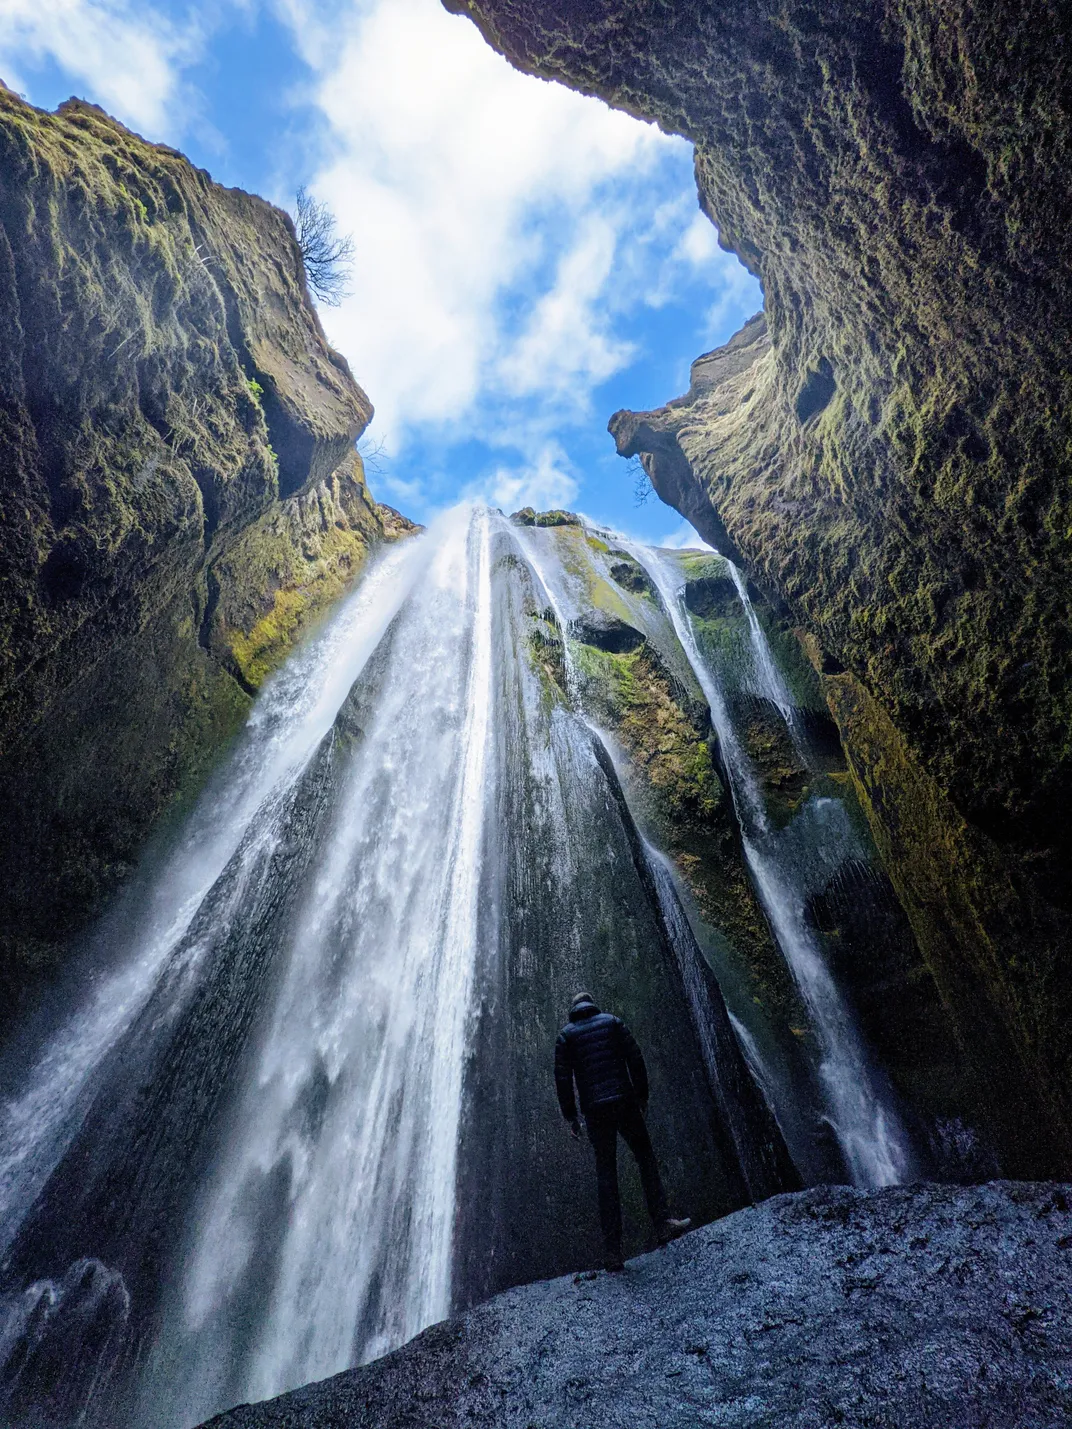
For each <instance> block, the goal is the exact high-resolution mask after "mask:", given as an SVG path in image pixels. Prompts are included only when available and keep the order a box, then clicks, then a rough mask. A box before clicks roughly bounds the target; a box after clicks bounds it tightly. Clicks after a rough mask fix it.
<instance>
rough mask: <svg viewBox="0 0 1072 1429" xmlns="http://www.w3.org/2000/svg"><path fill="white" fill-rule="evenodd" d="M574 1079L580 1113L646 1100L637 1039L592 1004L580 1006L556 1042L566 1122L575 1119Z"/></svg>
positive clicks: (645, 1073) (558, 1084)
mask: <svg viewBox="0 0 1072 1429" xmlns="http://www.w3.org/2000/svg"><path fill="white" fill-rule="evenodd" d="M575 1078H576V1081H577V1093H578V1095H579V1097H580V1102H581V1111H582V1112H584V1113H586V1114H587V1113H588V1112H589V1111H591V1109H592V1108H593V1107H596V1106H602V1105H604V1104H605V1103H606V1102H617V1101H622V1100H624V1099H625V1098H626V1097H635V1098H636V1100H637V1101H638V1102H640V1103H641V1104H643V1103H644V1102H646V1101H647V1099H648V1071H647V1068H646V1067H645V1066H644V1058H643V1056H642V1054H641V1051H640V1048H639V1047H638V1046H637V1044H636V1039H635V1038H634V1036H633V1034H632V1033H631V1032H630V1031H629V1028H628V1027H626V1025H625V1023H624V1022H622V1021H621V1020H620V1018H617V1017H612V1016H611V1014H610V1013H609V1012H600V1010H599V1008H598V1007H597V1006H596V1005H595V1003H594V1002H582V1003H579V1004H578V1005H577V1006H576V1007H575V1008H574V1009H573V1011H572V1012H571V1013H570V1020H569V1022H568V1023H567V1024H566V1026H565V1027H563V1029H562V1031H561V1032H560V1033H559V1034H558V1041H557V1042H556V1043H555V1090H556V1091H557V1092H558V1104H559V1106H560V1107H561V1108H562V1115H563V1116H564V1117H565V1118H566V1120H567V1121H574V1120H576V1117H577V1103H576V1101H575V1100H574V1096H573V1082H574V1079H575Z"/></svg>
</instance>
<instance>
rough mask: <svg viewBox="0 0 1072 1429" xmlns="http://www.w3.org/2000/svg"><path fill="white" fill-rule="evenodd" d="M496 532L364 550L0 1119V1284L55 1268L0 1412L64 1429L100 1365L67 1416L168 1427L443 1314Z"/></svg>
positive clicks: (39, 1288) (29, 1300)
mask: <svg viewBox="0 0 1072 1429" xmlns="http://www.w3.org/2000/svg"><path fill="white" fill-rule="evenodd" d="M492 520H493V518H492V517H491V515H490V513H488V512H486V511H477V512H474V513H470V512H469V511H460V512H454V513H451V514H449V515H448V516H447V517H446V518H444V519H442V520H441V521H440V523H439V525H438V528H437V529H436V530H433V531H432V532H430V533H429V534H428V535H427V536H424V537H419V538H416V539H414V540H412V541H410V542H407V543H406V544H405V545H404V546H401V547H398V548H395V549H394V550H392V551H390V552H388V553H387V555H386V556H385V557H384V558H383V559H382V560H381V561H380V562H379V564H378V565H377V566H376V567H375V568H374V569H373V570H372V571H370V572H369V574H368V575H367V576H366V578H365V580H364V581H363V583H362V585H361V586H360V587H359V589H358V591H357V592H356V593H355V595H354V596H353V597H351V598H350V600H349V601H347V602H346V603H345V604H344V606H343V607H342V609H341V610H340V611H339V612H338V613H337V614H336V616H335V618H334V620H333V621H332V623H331V625H330V626H329V628H328V629H327V630H326V631H325V632H324V634H323V635H322V636H321V637H320V639H319V640H317V641H314V642H313V644H312V645H311V646H310V647H309V648H308V649H307V650H306V651H305V652H304V653H302V654H299V655H298V656H297V657H295V659H294V660H292V661H291V662H290V664H289V665H288V667H287V668H286V669H285V670H284V671H283V672H282V673H281V675H280V676H279V677H278V678H277V680H276V681H275V682H274V684H273V685H272V687H271V688H270V689H269V690H267V691H266V693H265V696H264V697H263V698H262V700H261V701H260V702H259V704H258V706H257V708H256V710H255V712H254V715H253V717H252V719H251V721H250V727H249V730H248V732H247V735H246V738H245V741H244V743H243V745H242V747H241V748H240V749H239V751H238V752H237V753H236V755H235V756H234V758H233V759H232V760H231V762H230V765H229V767H228V769H227V771H226V772H225V773H224V775H223V776H222V777H221V778H220V780H218V781H217V783H216V785H215V787H214V788H213V789H212V790H211V791H210V792H209V794H208V795H207V796H206V798H205V800H204V801H203V805H202V808H201V809H200V810H199V812H198V813H197V814H196V815H195V817H194V819H193V821H192V824H191V826H190V828H189V830H188V832H187V836H186V837H185V838H184V839H183V841H182V843H181V845H180V847H179V848H178V849H177V850H176V852H175V853H174V855H173V856H172V858H171V859H170V860H169V861H168V863H167V865H166V866H165V868H164V869H163V871H162V872H161V873H159V874H158V876H157V880H156V885H155V887H154V888H153V890H152V894H151V896H150V897H149V899H148V912H147V913H146V915H145V917H144V918H143V920H142V922H141V923H140V924H139V925H138V926H137V927H136V928H135V929H134V931H133V935H132V936H131V939H130V941H131V944H132V949H131V956H130V958H129V961H128V963H127V965H126V966H125V967H121V969H120V971H119V972H117V973H116V974H115V975H114V976H113V977H112V978H110V979H109V980H107V981H106V982H105V984H104V986H103V987H102V989H101V991H99V992H98V993H97V994H96V995H95V996H91V997H90V998H89V999H88V1001H87V1003H86V1006H85V1010H84V1011H82V1012H81V1013H80V1014H78V1015H76V1017H75V1018H74V1020H73V1021H72V1022H70V1023H69V1024H68V1025H67V1027H66V1028H65V1029H63V1030H61V1031H60V1032H59V1033H57V1034H56V1035H55V1036H54V1037H53V1039H52V1041H51V1042H50V1044H49V1046H48V1047H47V1048H46V1051H45V1053H44V1055H43V1057H42V1058H41V1059H40V1061H39V1063H38V1065H37V1066H36V1068H35V1069H34V1071H33V1072H32V1073H31V1076H30V1077H29V1079H28V1082H27V1085H26V1087H25V1089H24V1091H23V1093H22V1095H21V1096H16V1097H14V1098H13V1099H12V1100H11V1101H10V1102H9V1103H8V1105H7V1107H6V1108H5V1120H6V1128H5V1130H6V1133H7V1134H6V1136H5V1141H4V1145H5V1152H6V1164H5V1170H6V1175H5V1179H4V1182H3V1208H4V1211H5V1224H6V1225H7V1227H8V1257H7V1263H6V1276H7V1279H8V1281H9V1283H10V1281H11V1279H13V1278H14V1279H15V1281H16V1284H18V1282H19V1280H22V1281H23V1283H25V1279H26V1278H27V1277H28V1276H29V1275H32V1274H33V1273H34V1271H35V1270H36V1271H37V1273H38V1274H40V1269H39V1267H40V1268H43V1269H45V1270H46V1272H47V1273H48V1274H49V1275H50V1276H52V1277H53V1278H52V1279H49V1280H44V1279H41V1280H38V1281H36V1282H35V1283H34V1285H31V1287H30V1288H29V1289H28V1290H26V1291H25V1292H22V1293H19V1292H16V1293H15V1294H14V1295H13V1296H12V1295H9V1297H8V1300H7V1301H6V1303H5V1305H4V1306H2V1307H0V1309H3V1310H4V1312H5V1318H6V1322H7V1324H8V1326H9V1327H10V1328H11V1332H12V1335H14V1337H15V1338H14V1340H13V1341H12V1348H13V1352H14V1353H16V1355H17V1358H18V1360H19V1362H20V1368H19V1370H18V1371H17V1373H14V1377H13V1378H12V1374H11V1373H9V1374H8V1379H7V1383H6V1385H5V1390H6V1393H7V1405H8V1410H9V1412H13V1413H16V1414H18V1412H19V1407H20V1406H23V1408H24V1409H25V1405H30V1406H32V1408H31V1409H25V1412H26V1414H27V1415H28V1416H29V1418H31V1419H32V1418H33V1415H37V1416H38V1417H40V1416H41V1414H42V1413H43V1414H44V1415H45V1418H46V1420H47V1422H49V1423H55V1424H56V1425H61V1424H67V1423H73V1422H75V1421H77V1422H79V1423H81V1422H83V1415H84V1412H85V1409H86V1403H87V1400H86V1395H87V1394H89V1396H90V1398H92V1397H93V1394H94V1393H97V1392H100V1391H102V1389H103V1387H104V1386H105V1381H106V1380H107V1378H108V1375H109V1373H111V1372H112V1371H113V1370H114V1371H116V1373H117V1374H120V1375H121V1376H122V1377H123V1382H124V1388H123V1391H122V1395H123V1397H122V1400H121V1403H122V1406H123V1407H122V1408H121V1409H120V1408H119V1407H118V1406H117V1404H116V1403H112V1404H111V1407H109V1404H108V1403H107V1402H102V1405H101V1407H100V1408H99V1415H103V1419H100V1418H98V1420H95V1421H93V1422H102V1423H112V1422H115V1420H114V1417H113V1416H114V1415H116V1414H118V1415H119V1416H120V1417H121V1418H122V1419H123V1422H124V1423H128V1424H144V1425H145V1426H146V1429H148V1426H150V1425H151V1426H152V1429H162V1426H165V1425H167V1426H186V1425H190V1424H194V1423H197V1422H199V1421H200V1419H202V1418H204V1417H205V1416H206V1415H207V1414H209V1413H211V1412H213V1411H214V1410H215V1409H218V1408H220V1407H221V1406H223V1405H225V1404H227V1403H232V1402H234V1401H235V1400H236V1399H238V1398H241V1397H243V1395H247V1396H249V1395H252V1396H256V1397H261V1396H263V1395H269V1394H274V1393H278V1392H280V1391H281V1390H283V1389H285V1388H288V1387H291V1386H292V1385H294V1384H297V1383H300V1382H305V1381H306V1380H309V1379H312V1378H316V1377H318V1376H321V1375H324V1374H328V1373H331V1372H333V1371H335V1370H339V1369H343V1368H345V1367H346V1366H348V1365H349V1364H351V1363H353V1362H354V1360H355V1359H361V1358H366V1357H368V1356H370V1355H372V1354H375V1353H377V1352H380V1351H382V1350H383V1349H385V1348H390V1347H392V1346H393V1345H395V1344H398V1343H401V1342H402V1341H403V1340H405V1339H406V1338H408V1337H409V1336H411V1335H412V1334H414V1333H416V1331H417V1330H419V1329H420V1328H422V1327H423V1326H424V1325H425V1324H427V1323H429V1322H430V1321H432V1320H435V1319H439V1318H442V1317H443V1316H444V1315H445V1314H447V1313H448V1311H449V1309H450V1303H451V1260H452V1235H453V1228H454V1219H455V1216H454V1205H455V1202H454V1195H455V1182H456V1157H457V1146H458V1128H459V1119H460V1115H461V1102H462V1083H463V1073H464V1067H465V1058H466V1039H467V1035H468V1024H469V1018H470V1012H471V1006H470V1004H471V984H472V976H473V968H474V963H475V954H476V949H477V946H478V944H479V943H480V942H481V940H483V941H486V936H487V929H486V928H485V926H484V925H483V923H482V921H481V918H480V916H479V909H478V892H479V887H480V881H481V877H482V872H481V869H482V856H483V854H482V850H483V839H484V832H483V830H484V810H485V807H486V803H487V800H488V798H489V796H490V794H491V791H492V771H490V770H489V769H488V768H487V766H486V758H487V748H488V721H489V718H490V681H491V635H490V631H491V588H490V555H489V551H490V526H491V522H492ZM374 656H375V658H373V657H374ZM355 682H356V683H355ZM42 1111H44V1112H45V1113H46V1114H45V1115H42ZM83 1244H84V1245H85V1246H86V1249H87V1251H88V1253H89V1254H90V1255H92V1256H96V1257H99V1259H98V1260H85V1259H82V1260H79V1259H78V1250H79V1249H80V1247H81V1246H82V1245H83ZM102 1261H103V1262H104V1263H103V1264H102V1263H101V1262H102ZM67 1264H70V1266H71V1272H70V1273H69V1274H67V1275H66V1276H64V1275H63V1274H62V1272H63V1271H64V1269H65V1267H66V1265H67ZM79 1267H85V1268H84V1269H80V1268H79ZM176 1271H178V1274H176ZM161 1297H162V1298H161ZM128 1313H130V1314H131V1315H132V1316H133V1317H135V1318H134V1321H133V1322H132V1324H131V1325H130V1326H129V1327H126V1326H125V1320H126V1316H127V1314H128ZM109 1315H110V1316H111V1320H109V1319H108V1318H107V1317H108V1316H109ZM154 1325H159V1326H160V1327H161V1328H160V1329H159V1331H154V1329H153V1327H154ZM146 1336H147V1337H148V1340H149V1342H150V1344H151V1346H152V1349H151V1353H149V1354H148V1355H147V1356H146V1355H145V1354H144V1353H143V1354H142V1355H141V1357H140V1358H141V1360H142V1367H141V1369H140V1370H138V1372H137V1374H136V1375H135V1374H134V1366H135V1364H136V1359H134V1358H132V1356H133V1355H134V1352H135V1347H136V1345H137V1344H138V1342H139V1340H141V1339H143V1338H144V1337H146ZM20 1337H21V1338H20ZM2 1338H3V1336H0V1339H2ZM8 1338H11V1336H8ZM87 1343H92V1344H95V1345H97V1347H98V1351H99V1352H100V1353H101V1354H104V1351H105V1349H106V1350H107V1355H106V1357H105V1359H101V1360H100V1361H99V1363H96V1364H94V1363H88V1361H89V1360H92V1356H91V1355H90V1354H89V1350H88V1349H86V1345H87ZM75 1344H77V1345H79V1346H81V1347H82V1349H81V1350H80V1351H75V1350H74V1346H75ZM65 1354H66V1355H73V1357H74V1358H75V1359H76V1360H77V1359H78V1357H79V1354H81V1355H82V1358H83V1360H85V1361H87V1363H86V1365H85V1366H84V1367H79V1368H78V1369H77V1372H76V1371H75V1370H72V1373H71V1374H70V1375H68V1376H66V1377H63V1376H60V1380H61V1381H62V1382H57V1383H55V1384H53V1383H42V1382H41V1381H42V1379H43V1378H44V1379H49V1378H50V1379H51V1380H56V1378H57V1377H56V1374H55V1372H54V1370H49V1369H48V1368H47V1366H48V1365H50V1364H53V1363H54V1362H55V1361H56V1359H57V1358H58V1357H62V1356H63V1355H65ZM108 1356H111V1357H112V1358H108ZM115 1356H118V1360H115V1362H113V1360H114V1357H115ZM117 1365H118V1368H117ZM35 1366H39V1368H38V1369H35ZM132 1376H133V1378H132ZM139 1376H140V1378H141V1381H142V1386H141V1390H140V1391H137V1389H136V1383H135V1381H136V1379H137V1378H138V1377H139ZM87 1384H88V1385H90V1389H89V1390H87V1389H86V1385H87ZM132 1393H133V1394H134V1398H133V1399H132V1398H131V1394H132ZM24 1401H25V1405H24ZM139 1404H140V1407H139ZM28 1422H29V1420H28ZM34 1422H36V1420H35V1421H34ZM86 1422H90V1421H88V1420H87V1421H86Z"/></svg>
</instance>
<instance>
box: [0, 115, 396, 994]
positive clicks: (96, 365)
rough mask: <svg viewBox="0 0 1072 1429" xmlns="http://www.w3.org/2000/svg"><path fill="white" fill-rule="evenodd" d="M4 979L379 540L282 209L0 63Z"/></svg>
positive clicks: (114, 873)
mask: <svg viewBox="0 0 1072 1429" xmlns="http://www.w3.org/2000/svg"><path fill="white" fill-rule="evenodd" d="M0 333H2V338H0V469H2V471H3V481H2V485H0V529H2V537H0V801H2V803H3V807H4V809H5V818H4V820H3V827H2V829H0V867H2V868H3V870H4V879H3V888H2V892H0V926H2V927H3V929H4V932H3V938H2V943H0V983H2V984H3V985H4V987H5V992H6V994H7V997H6V1003H7V1007H8V1009H9V1010H10V1009H11V1008H12V1007H13V1006H14V1003H15V999H16V998H17V995H18V993H19V992H20V990H22V989H23V988H24V986H25V985H26V983H27V979H28V978H30V977H31V976H32V973H33V971H34V970H35V969H36V970H40V971H47V970H48V969H49V968H50V967H51V966H52V965H53V964H54V963H55V961H56V958H57V956H58V955H59V952H60V950H61V949H62V948H63V946H64V945H65V943H66V942H67V940H68V939H69V938H70V936H71V935H72V934H73V933H75V932H76V931H77V930H78V929H79V928H80V927H82V926H83V925H84V924H85V922H86V920H87V918H88V917H89V916H90V915H91V914H92V913H93V912H94V910H95V909H96V908H97V907H98V906H99V905H100V903H101V900H102V899H103V897H104V896H105V895H106V894H107V893H109V892H110V891H111V890H112V889H113V888H114V887H115V886H116V885H117V883H118V882H119V881H120V880H121V878H122V877H123V875H124V873H125V872H126V871H127V869H128V868H129V867H130V865H131V862H132V860H133V858H134V856H135V855H136V853H137V852H138V851H139V849H140V847H141V845H142V844H143V843H144V840H145V838H146V835H147V834H148V832H149V830H150V829H151V828H152V827H153V825H154V823H155V822H156V820H157V819H158V817H159V815H160V813H161V811H162V810H164V809H166V808H167V807H169V806H170V805H171V804H173V803H174V802H175V800H176V799H181V797H182V796H183V794H184V792H186V791H189V790H191V789H192V788H194V787H196V785H197V784H198V782H199V781H200V779H201V778H202V776H203V774H204V772H205V769H206V767H207V765H208V763H209V762H210V761H211V759H212V758H213V756H214V754H215V752H216V751H217V750H218V749H219V747H220V745H221V744H222V742H224V741H225V740H226V739H227V737H228V736H229V735H230V734H231V733H232V732H233V731H234V730H235V729H236V728H237V727H238V725H239V724H240V723H241V720H242V718H243V716H244V714H245V713H246V711H247V709H248V706H249V699H250V695H251V694H252V693H253V692H254V691H255V690H256V688H257V686H258V685H259V683H260V682H261V681H262V680H263V678H264V676H265V675H266V674H267V673H268V671H270V670H271V669H272V668H273V666H274V665H275V664H276V663H278V661H279V659H280V658H281V657H282V655H283V654H284V653H285V652H286V650H287V649H288V648H289V646H290V645H291V644H292V643H293V641H294V639H295V637H296V636H297V634H298V633H300V631H301V630H302V628H303V627H304V626H305V624H307V622H308V621H309V620H310V619H311V618H312V617H314V616H315V615H316V614H317V612H318V611H319V610H320V609H322V608H323V606H324V605H325V604H326V602H327V601H329V600H330V599H331V598H333V597H334V596H336V595H337V594H338V593H339V592H340V591H341V590H342V589H343V587H344V585H345V584H346V582H347V581H348V580H349V578H350V577H351V576H352V574H353V573H354V572H355V571H356V569H357V568H358V567H359V566H360V564H361V562H362V560H363V559H364V556H365V553H366V552H367V550H368V549H369V546H370V544H371V543H372V542H374V541H378V540H381V539H383V538H384V537H385V536H390V535H392V534H396V533H397V532H398V531H400V530H401V529H403V528H404V527H405V526H406V525H407V524H408V523H405V522H404V521H403V520H402V518H400V517H397V515H396V513H393V512H390V511H389V509H388V508H385V507H381V506H378V505H377V504H376V503H375V502H374V501H372V499H371V498H370V496H369V494H368V490H367V487H366V485H365V479H364V473H363V471H362V467H361V461H360V457H359V456H358V455H357V452H356V450H355V445H354V444H355V440H356V438H357V437H358V435H359V434H360V433H361V431H362V430H363V429H364V427H365V426H366V425H367V423H368V421H369V419H370V416H371V413H372V408H371V406H370V404H369V402H368V399H367V398H366V396H365V394H364V393H363V392H362V391H361V389H360V388H359V387H358V386H357V385H356V383H355V382H354V381H353V379H352V377H351V375H350V372H349V370H348V369H347V366H346V363H345V361H344V360H343V359H342V358H341V357H340V356H339V354H338V353H336V352H334V351H333V350H332V349H331V348H330V347H329V346H328V344H327V342H326V341H325V339H324V335H323V332H322V330H321V328H320V324H319V322H318V320H317V316H316V312H315V309H314V308H313V306H312V303H311V300H310V298H309V296H308V293H307V291H306V287H305V281H304V272H303V268H302V263H301V257H300V253H299V250H298V246H297V243H296V240H295V236H294V231H293V227H292V225H291V222H290V220H289V218H288V217H287V216H286V214H284V213H282V212H281V211H280V210H278V209H276V208H273V207H272V206H271V205H270V204H268V203H265V202H264V201H263V200H261V199H259V198H255V197H253V196H251V195H249V194H246V193H243V192H241V191H240V190H235V189H225V188H222V187H221V186H220V185H218V184H215V183H213V182H212V180H211V178H210V177H209V175H208V174H207V173H205V172H204V171H203V170H199V169H196V168H194V167H193V166H192V165H191V164H190V163H189V162H188V161H187V160H186V159H185V158H183V156H182V155H181V154H179V153H177V152H176V151H174V150H172V149H168V148H166V147H163V146H160V145H153V144H148V143H146V142H145V141H143V140H142V139H141V138H139V137H138V136H137V135H135V134H132V133H130V132H129V131H128V130H126V129H124V128H123V127H122V126H121V125H120V124H118V123H117V122H116V121H114V120H113V119H110V118H109V117H108V116H107V115H105V114H104V113H103V112H102V111H101V110H99V109H97V108H95V107H94V106H92V105H88V104H84V103H82V102H80V101H77V100H71V101H69V102H68V103H66V104H64V105H62V106H61V107H60V109H59V111H58V112H57V113H55V114H48V113H44V112H42V111H40V110H37V109H34V108H31V107H30V106H29V105H27V104H25V103H23V102H22V101H20V100H19V99H18V98H16V96H15V95H13V94H12V93H11V92H10V91H8V90H6V89H4V88H2V87H0Z"/></svg>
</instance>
